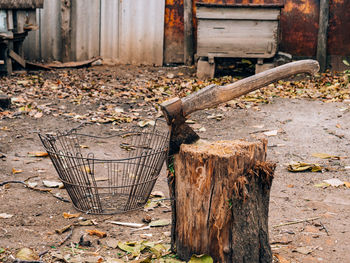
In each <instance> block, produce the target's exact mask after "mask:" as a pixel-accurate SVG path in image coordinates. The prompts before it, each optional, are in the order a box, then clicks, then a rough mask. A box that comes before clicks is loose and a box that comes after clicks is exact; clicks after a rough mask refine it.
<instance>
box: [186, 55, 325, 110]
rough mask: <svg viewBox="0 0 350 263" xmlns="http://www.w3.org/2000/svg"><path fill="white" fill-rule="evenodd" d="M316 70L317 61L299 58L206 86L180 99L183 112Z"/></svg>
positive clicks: (208, 105) (215, 104) (201, 108)
mask: <svg viewBox="0 0 350 263" xmlns="http://www.w3.org/2000/svg"><path fill="white" fill-rule="evenodd" d="M318 70H319V65H318V62H317V61H315V60H300V61H296V62H291V63H288V64H285V65H282V66H279V67H276V68H273V69H269V70H266V71H264V72H261V73H259V74H256V75H254V76H251V77H248V78H245V79H242V80H239V81H236V82H235V83H233V84H230V85H227V86H208V87H205V88H204V89H201V90H200V91H198V92H195V93H192V94H191V95H189V96H187V97H184V98H183V99H181V100H182V104H183V114H184V116H187V115H189V114H190V113H192V112H194V111H197V110H203V109H206V108H210V107H214V106H217V105H218V104H220V103H223V102H227V101H229V100H232V99H234V98H238V97H240V96H242V95H244V94H247V93H249V92H251V91H254V90H257V89H259V88H262V87H264V86H266V85H268V84H270V83H272V82H275V81H277V80H280V79H283V78H286V77H289V76H292V75H295V74H299V73H308V74H311V75H313V74H315V73H316V72H318Z"/></svg>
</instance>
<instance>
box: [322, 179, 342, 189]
mask: <svg viewBox="0 0 350 263" xmlns="http://www.w3.org/2000/svg"><path fill="white" fill-rule="evenodd" d="M323 182H325V183H327V184H329V185H331V186H335V187H339V186H341V185H344V182H343V181H340V180H339V179H337V178H332V179H327V180H323Z"/></svg>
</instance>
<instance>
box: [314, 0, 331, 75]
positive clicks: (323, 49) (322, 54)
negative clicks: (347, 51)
mask: <svg viewBox="0 0 350 263" xmlns="http://www.w3.org/2000/svg"><path fill="white" fill-rule="evenodd" d="M328 21H329V0H320V18H319V28H318V37H317V55H316V56H317V60H318V62H319V63H320V70H321V72H324V71H325V70H326V69H327V31H328Z"/></svg>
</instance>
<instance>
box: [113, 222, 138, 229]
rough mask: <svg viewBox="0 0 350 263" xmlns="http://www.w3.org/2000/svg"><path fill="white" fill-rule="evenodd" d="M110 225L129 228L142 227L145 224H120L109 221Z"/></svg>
mask: <svg viewBox="0 0 350 263" xmlns="http://www.w3.org/2000/svg"><path fill="white" fill-rule="evenodd" d="M107 222H108V223H111V224H114V225H119V226H128V227H135V228H138V227H142V226H143V225H144V224H139V223H129V222H119V221H107Z"/></svg>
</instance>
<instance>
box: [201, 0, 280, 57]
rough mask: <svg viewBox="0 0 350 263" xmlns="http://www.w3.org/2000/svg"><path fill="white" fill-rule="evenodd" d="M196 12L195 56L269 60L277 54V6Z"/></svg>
mask: <svg viewBox="0 0 350 263" xmlns="http://www.w3.org/2000/svg"><path fill="white" fill-rule="evenodd" d="M196 12H197V13H196V14H197V20H198V30H197V37H198V40H197V53H196V54H197V56H203V57H205V56H210V55H211V54H212V55H213V56H215V57H245V58H247V57H251V58H271V57H273V56H274V55H275V54H276V51H277V40H278V24H279V23H278V20H279V15H280V7H274V8H263V7H254V8H252V7H250V8H249V7H245V8H243V7H238V8H237V7H234V6H232V7H230V8H228V7H218V6H201V5H199V6H197V11H196ZM257 39H259V41H256V40H257Z"/></svg>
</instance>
